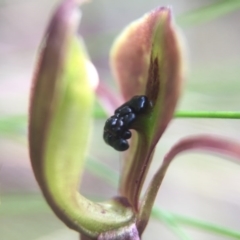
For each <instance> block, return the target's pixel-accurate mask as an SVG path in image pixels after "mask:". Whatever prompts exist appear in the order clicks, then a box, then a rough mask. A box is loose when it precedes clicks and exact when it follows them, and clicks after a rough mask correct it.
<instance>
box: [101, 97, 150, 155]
mask: <svg viewBox="0 0 240 240" xmlns="http://www.w3.org/2000/svg"><path fill="white" fill-rule="evenodd" d="M149 106H150V102H149V100H148V98H147V97H146V96H135V97H133V98H132V99H130V100H129V101H128V102H126V103H124V104H123V105H121V106H120V107H119V108H117V109H116V111H115V112H114V115H113V116H112V117H110V118H109V119H107V121H106V123H105V126H104V133H103V138H104V141H105V142H106V143H107V144H108V145H110V146H112V147H113V148H114V149H115V150H117V151H125V150H127V149H128V148H129V143H128V141H127V139H129V138H131V136H132V134H131V132H130V130H129V129H133V124H134V122H135V121H136V119H137V118H138V117H139V116H140V115H141V114H142V113H144V112H145V111H146V110H147V109H148V108H149Z"/></svg>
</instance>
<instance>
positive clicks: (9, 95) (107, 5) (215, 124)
mask: <svg viewBox="0 0 240 240" xmlns="http://www.w3.org/2000/svg"><path fill="white" fill-rule="evenodd" d="M57 2H58V1H56V0H35V1H30V0H0V201H1V205H0V239H1V240H47V239H48V240H50V239H51V240H52V239H53V240H54V239H58V240H63V239H64V240H65V239H66V240H70V239H73V240H74V239H77V238H78V235H77V234H76V233H75V232H73V231H71V230H69V229H67V228H66V227H65V225H64V224H62V223H61V222H60V221H59V220H58V219H57V218H56V217H55V215H54V214H53V213H52V211H51V210H50V209H49V207H48V206H47V205H46V203H45V201H44V199H43V197H42V195H41V193H40V191H39V187H38V186H37V184H36V181H35V179H34V176H33V173H32V170H31V166H30V161H29V157H28V149H27V111H28V99H29V90H30V84H31V78H32V74H33V68H34V63H35V58H36V53H37V48H38V46H39V43H40V41H41V38H42V35H43V32H44V29H45V26H46V24H47V22H48V19H49V17H50V15H51V12H52V10H53V8H54V6H55V5H56V3H57ZM162 5H167V6H171V7H172V9H173V13H174V15H175V17H176V22H177V23H178V24H179V25H180V26H181V27H182V29H183V33H184V35H185V38H186V42H187V50H188V66H189V67H188V68H189V74H188V77H187V79H186V82H185V87H184V92H183V95H182V99H181V102H180V104H179V109H178V110H188V111H191V110H208V111H216V110H223V111H240V1H238V0H235V1H230V0H229V1H220V0H218V1H217V0H216V1H213V0H212V1H210V0H202V1H200V0H168V1H167V0H164V1H160V0H159V1H157V0H148V1H146V0H145V1H139V0H132V1H121V0H115V1H113V0H95V1H94V0H92V2H91V3H89V4H86V5H84V6H83V8H82V9H83V17H82V23H81V26H80V34H81V35H82V36H83V37H84V39H85V42H86V45H87V47H88V51H89V54H90V56H91V59H92V61H93V63H94V64H95V65H96V67H97V69H98V71H99V75H100V78H101V79H102V80H104V81H106V82H107V84H108V85H109V86H110V87H112V88H113V90H115V91H117V90H116V87H115V85H114V81H113V78H112V75H111V73H110V69H109V65H108V54H109V50H110V47H111V45H112V43H113V41H114V38H115V37H116V36H117V35H118V33H119V32H120V31H121V30H122V29H123V28H124V27H125V26H126V25H127V24H128V23H130V22H131V21H133V20H134V19H136V18H139V17H141V16H142V15H143V14H144V13H146V12H147V11H150V10H151V9H153V8H155V7H157V6H162ZM103 125H104V119H95V124H94V131H93V136H92V143H91V149H90V154H89V156H90V157H89V158H91V159H95V161H97V162H98V161H101V162H104V163H106V164H107V165H108V166H109V167H110V168H111V169H112V171H118V170H119V169H120V167H121V161H120V160H121V157H122V156H121V154H119V153H116V152H115V151H114V150H112V149H111V148H109V147H108V146H106V145H105V144H104V142H103V140H102V128H103ZM200 133H201V134H202V133H207V134H216V135H219V136H223V137H226V138H230V139H235V140H237V141H239V142H240V136H239V133H240V120H229V119H228V120H210V119H175V120H173V121H172V122H171V124H170V126H169V128H168V129H167V131H166V133H165V134H164V136H163V138H162V139H161V141H160V142H159V144H158V148H157V151H156V155H155V158H154V162H153V164H152V167H151V169H150V173H149V176H148V180H150V178H151V175H152V174H154V172H155V170H156V169H157V167H158V166H159V165H160V162H161V161H162V158H163V156H164V154H165V153H166V152H167V151H168V150H169V149H170V147H171V146H172V145H173V144H174V143H175V142H177V141H178V140H179V139H180V138H181V137H185V136H188V135H193V134H200ZM101 174H103V172H101V169H100V168H98V167H96V166H95V165H94V164H91V163H90V164H89V165H88V168H87V170H86V172H85V174H84V178H83V184H82V187H81V191H82V192H83V193H84V194H85V195H86V196H88V197H91V198H94V199H106V198H109V197H111V196H113V195H115V194H116V187H114V186H112V184H111V183H110V182H109V181H106V180H105V179H103V177H101V176H100V175H101ZM239 184H240V167H239V166H238V165H237V164H235V163H234V162H230V161H224V160H222V159H220V158H219V157H216V156H210V155H207V154H200V153H187V154H184V155H181V156H179V157H178V160H177V161H175V162H174V163H173V164H172V166H171V167H170V170H169V171H168V173H167V176H166V178H165V180H164V182H163V185H162V187H161V189H160V191H159V194H158V197H157V200H156V206H159V207H160V208H161V209H164V210H168V211H170V212H174V213H176V214H181V215H184V216H185V215H186V216H190V217H193V218H197V219H202V220H206V221H209V222H212V223H215V224H217V225H220V226H225V227H227V228H231V229H235V230H236V231H238V232H240V187H239ZM185 225H188V224H180V227H181V228H174V224H171V223H168V222H167V221H164V220H162V221H160V220H156V219H152V220H151V221H150V223H149V225H148V228H147V230H146V232H145V234H144V236H143V239H144V240H146V239H151V240H159V239H164V240H165V239H167V240H172V239H173V240H174V239H199V240H200V239H208V240H217V239H228V238H227V237H226V236H221V235H217V234H215V233H207V232H206V231H203V230H201V229H197V228H191V227H189V226H185ZM181 231H184V232H185V234H182V235H181V233H183V232H181ZM239 236H240V235H238V236H237V235H236V236H235V239H240V237H239ZM229 239H230V238H229Z"/></svg>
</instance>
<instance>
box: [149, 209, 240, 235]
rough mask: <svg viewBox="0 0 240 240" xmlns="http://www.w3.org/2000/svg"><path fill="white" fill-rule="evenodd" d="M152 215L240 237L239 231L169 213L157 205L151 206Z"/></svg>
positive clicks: (159, 218)
mask: <svg viewBox="0 0 240 240" xmlns="http://www.w3.org/2000/svg"><path fill="white" fill-rule="evenodd" d="M152 217H154V218H156V219H158V220H159V221H162V220H163V219H166V218H171V219H172V221H174V222H176V223H177V224H179V225H180V224H181V225H185V226H188V227H193V228H196V229H201V230H203V231H206V232H210V233H213V234H217V235H221V236H225V237H228V238H231V239H240V232H237V231H234V230H232V229H228V228H225V227H224V226H218V225H215V224H212V223H209V222H205V221H202V220H199V219H194V218H190V217H186V216H182V215H179V214H175V213H170V212H168V211H165V210H162V209H160V208H159V207H157V206H154V207H153V210H152Z"/></svg>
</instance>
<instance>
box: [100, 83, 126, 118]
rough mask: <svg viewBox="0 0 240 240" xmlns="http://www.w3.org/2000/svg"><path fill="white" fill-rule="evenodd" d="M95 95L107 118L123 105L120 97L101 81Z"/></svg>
mask: <svg viewBox="0 0 240 240" xmlns="http://www.w3.org/2000/svg"><path fill="white" fill-rule="evenodd" d="M96 94H97V97H98V100H99V102H100V103H101V106H102V107H103V109H104V110H105V112H106V113H107V114H108V115H109V116H111V115H113V113H114V111H115V109H116V108H117V107H119V106H120V105H121V104H122V103H123V100H122V98H121V96H118V95H117V94H116V93H114V92H113V91H112V90H111V89H110V88H109V87H108V86H107V85H106V84H104V82H102V81H100V83H99V85H98V87H97V89H96Z"/></svg>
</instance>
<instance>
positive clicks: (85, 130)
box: [29, 0, 134, 237]
mask: <svg viewBox="0 0 240 240" xmlns="http://www.w3.org/2000/svg"><path fill="white" fill-rule="evenodd" d="M77 16H78V15H77V5H76V4H75V2H74V1H71V0H70V1H64V2H63V3H62V4H61V5H60V7H59V8H58V9H57V11H56V12H55V14H54V16H53V18H52V21H51V23H50V25H49V28H48V30H47V33H46V38H45V40H44V44H43V47H42V51H41V54H40V59H39V61H38V67H37V71H36V74H35V78H34V81H33V90H32V96H31V104H30V105H31V106H30V117H29V148H30V158H31V163H32V167H33V170H34V174H35V176H36V179H37V181H38V183H39V185H40V187H41V190H42V192H43V194H44V196H45V198H46V200H47V202H48V203H49V205H50V206H51V207H52V209H53V211H54V212H55V213H56V215H57V216H58V217H59V218H60V219H61V220H62V221H63V222H64V223H65V224H67V225H68V226H69V227H70V228H72V229H74V230H77V231H79V232H81V233H83V234H84V235H87V236H90V237H97V236H98V235H99V234H101V233H102V232H106V231H110V230H112V229H116V228H118V227H122V226H125V225H126V224H128V223H130V222H132V220H133V219H134V216H133V213H132V211H131V209H130V208H129V207H128V206H124V204H122V202H121V201H119V200H111V201H109V202H105V203H94V202H92V201H89V200H88V199H86V198H85V197H83V196H82V195H81V194H80V193H79V192H78V189H79V183H80V178H81V175H82V172H83V168H84V162H85V159H86V151H87V146H88V142H89V134H90V131H91V123H92V121H91V120H92V109H93V103H94V90H93V88H92V86H91V79H90V76H91V74H90V73H89V72H88V69H89V65H88V64H89V60H88V59H87V57H86V54H85V51H84V49H83V46H82V44H81V42H80V41H79V40H78V39H77V38H76V28H77V23H78V18H77Z"/></svg>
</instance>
